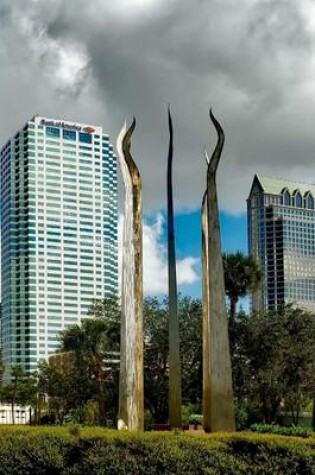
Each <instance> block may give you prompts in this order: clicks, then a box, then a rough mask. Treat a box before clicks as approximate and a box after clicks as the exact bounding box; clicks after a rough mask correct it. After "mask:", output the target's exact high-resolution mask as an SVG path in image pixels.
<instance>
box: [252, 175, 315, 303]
mask: <svg viewBox="0 0 315 475" xmlns="http://www.w3.org/2000/svg"><path fill="white" fill-rule="evenodd" d="M314 198H315V185H311V184H307V183H298V182H293V181H287V180H283V179H278V178H270V177H261V176H258V175H255V177H254V180H253V184H252V187H251V190H250V194H249V197H248V200H247V216H248V241H249V251H250V252H251V253H252V254H253V255H254V256H256V257H257V259H258V260H259V262H260V264H261V267H262V269H263V272H264V285H263V286H262V287H261V289H260V290H259V291H258V292H257V293H256V294H255V295H253V308H254V309H255V310H259V309H266V310H267V309H271V308H273V307H275V306H276V307H277V306H279V305H283V304H288V303H293V304H295V305H296V306H298V307H301V308H303V309H305V310H310V311H315V210H314Z"/></svg>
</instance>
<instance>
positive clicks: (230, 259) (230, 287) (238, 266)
mask: <svg viewBox="0 0 315 475" xmlns="http://www.w3.org/2000/svg"><path fill="white" fill-rule="evenodd" d="M223 266H224V279H225V293H226V295H227V297H228V298H229V300H230V321H231V323H232V324H233V322H234V318H235V314H236V307H237V303H238V301H239V299H240V297H245V296H246V295H247V293H248V292H254V291H255V290H257V289H258V288H259V286H260V284H261V282H262V272H261V270H260V267H259V263H258V262H257V260H256V259H255V258H254V257H253V256H252V255H251V254H249V255H246V254H243V253H242V252H240V251H238V252H235V253H234V254H223Z"/></svg>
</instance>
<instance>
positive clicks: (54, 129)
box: [46, 127, 60, 138]
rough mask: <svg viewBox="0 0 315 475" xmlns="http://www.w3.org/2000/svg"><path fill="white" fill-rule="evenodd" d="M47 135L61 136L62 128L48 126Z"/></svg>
mask: <svg viewBox="0 0 315 475" xmlns="http://www.w3.org/2000/svg"><path fill="white" fill-rule="evenodd" d="M46 135H47V137H55V138H59V136H60V130H59V129H57V127H46Z"/></svg>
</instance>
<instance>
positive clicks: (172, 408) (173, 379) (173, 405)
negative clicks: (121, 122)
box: [167, 108, 182, 429]
mask: <svg viewBox="0 0 315 475" xmlns="http://www.w3.org/2000/svg"><path fill="white" fill-rule="evenodd" d="M168 127H169V135H170V141H169V150H168V159H167V242H168V291H169V299H168V301H169V417H170V425H171V427H172V428H180V429H181V428H182V412H181V411H182V390H181V363H180V351H179V326H178V314H177V279H176V251H175V229H174V204H173V178H172V165H173V123H172V116H171V111H170V108H168Z"/></svg>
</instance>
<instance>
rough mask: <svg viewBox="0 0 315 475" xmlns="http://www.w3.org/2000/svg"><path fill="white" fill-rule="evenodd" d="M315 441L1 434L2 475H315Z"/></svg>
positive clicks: (90, 432)
mask: <svg viewBox="0 0 315 475" xmlns="http://www.w3.org/2000/svg"><path fill="white" fill-rule="evenodd" d="M314 449H315V439H314V438H313V437H310V438H308V439H301V438H296V437H281V436H278V435H270V434H266V435H264V434H252V433H235V434H211V435H204V434H189V433H180V432H179V433H172V432H159V433H157V432H147V433H140V434H137V433H129V432H123V433H122V432H118V431H114V430H106V429H101V428H92V427H91V428H89V427H87V428H81V429H80V432H79V434H78V436H75V437H73V435H71V434H70V433H69V428H67V427H62V428H57V427H56V428H55V427H53V428H51V427H50V428H46V427H39V428H37V427H34V428H27V427H24V428H22V427H12V426H11V427H5V428H0V475H12V474H16V475H44V474H45V475H46V474H49V475H81V474H87V475H103V474H104V475H105V474H106V475H107V474H109V475H118V474H119V475H125V474H126V475H127V474H128V475H145V474H149V475H164V474H165V475H173V474H183V473H184V474H185V475H192V474H194V475H227V474H228V475H245V474H251V475H283V474H284V473H285V474H286V475H293V474H294V475H296V474H299V475H315V460H314V459H315V456H314Z"/></svg>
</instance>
